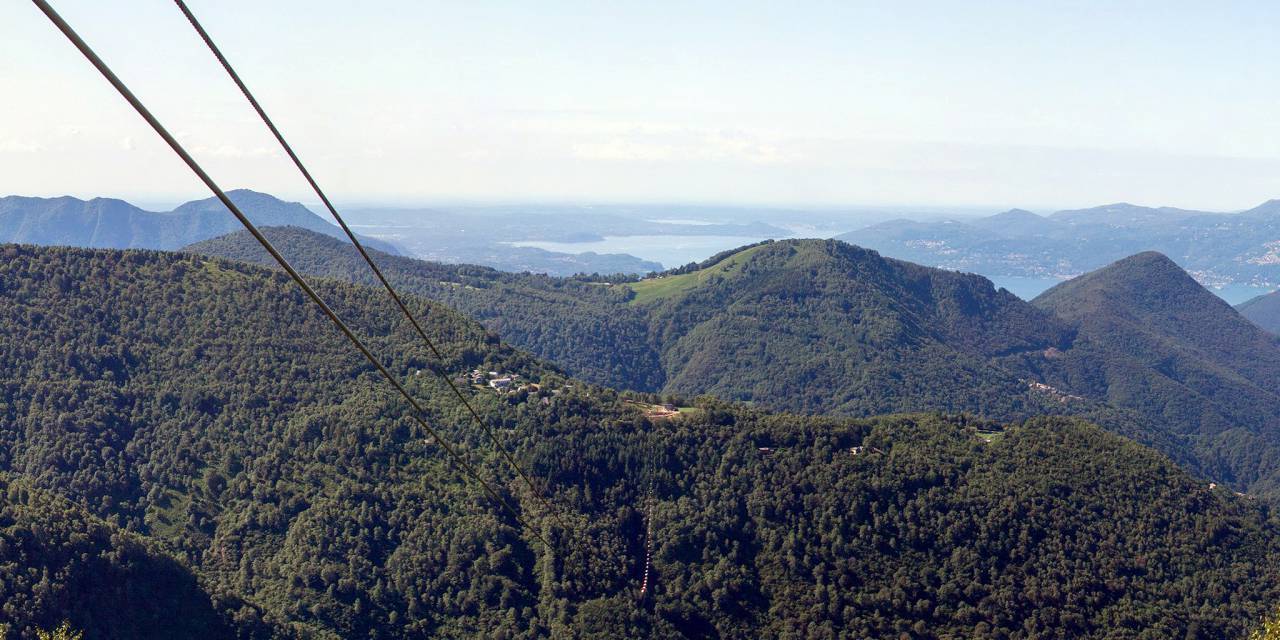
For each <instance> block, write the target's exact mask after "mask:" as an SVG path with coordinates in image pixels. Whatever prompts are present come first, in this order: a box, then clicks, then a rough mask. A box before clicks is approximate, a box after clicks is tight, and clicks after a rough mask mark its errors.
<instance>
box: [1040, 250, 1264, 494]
mask: <svg viewBox="0 0 1280 640" xmlns="http://www.w3.org/2000/svg"><path fill="white" fill-rule="evenodd" d="M1034 303H1035V305H1036V306H1038V307H1040V308H1042V309H1045V310H1046V311H1050V312H1052V313H1054V314H1055V315H1057V316H1058V317H1060V318H1063V319H1064V320H1067V321H1069V322H1072V323H1073V326H1074V327H1075V328H1076V329H1077V331H1078V332H1079V333H1078V337H1077V339H1076V340H1075V341H1074V343H1073V345H1072V348H1071V349H1069V350H1066V351H1065V352H1064V353H1063V354H1062V356H1061V357H1060V358H1058V359H1057V360H1055V364H1056V365H1057V366H1056V367H1055V368H1053V369H1046V370H1044V371H1043V373H1044V375H1045V376H1046V378H1047V379H1048V381H1049V382H1050V383H1052V384H1055V385H1058V386H1061V387H1063V388H1065V389H1071V390H1073V392H1075V393H1080V394H1084V395H1089V396H1091V397H1099V398H1105V399H1106V400H1107V401H1108V402H1110V403H1112V404H1115V405H1117V406H1121V407H1128V408H1132V409H1134V410H1137V411H1140V412H1142V413H1143V414H1145V415H1150V416H1153V417H1157V418H1158V419H1160V420H1161V421H1162V423H1163V424H1165V425H1167V426H1168V428H1170V429H1171V430H1176V431H1178V432H1180V433H1182V434H1185V435H1187V436H1188V437H1189V438H1190V440H1191V443H1192V445H1193V446H1194V448H1195V449H1196V450H1197V457H1198V458H1199V459H1201V460H1202V463H1203V467H1204V468H1205V470H1206V472H1208V473H1210V474H1211V475H1212V476H1213V477H1217V478H1223V479H1225V480H1227V481H1230V482H1233V483H1235V484H1236V485H1237V486H1239V487H1247V488H1248V489H1249V490H1250V491H1257V492H1261V493H1273V492H1275V491H1276V490H1277V489H1278V488H1280V338H1277V337H1276V336H1275V335H1272V334H1269V333H1267V332H1265V331H1263V330H1261V329H1259V328H1258V327H1256V326H1254V325H1253V324H1252V323H1250V322H1249V321H1248V320H1247V319H1245V318H1244V317H1242V316H1241V315H1240V314H1238V313H1237V312H1236V311H1235V310H1234V309H1232V308H1231V306H1230V305H1228V304H1227V303H1226V302H1223V301H1222V300H1221V299H1220V298H1218V297H1217V296H1215V295H1213V294H1212V293H1210V292H1209V291H1206V290H1205V289H1204V288H1203V287H1201V286H1200V285H1199V284H1197V283H1196V281H1195V280H1194V279H1192V278H1191V277H1190V276H1189V275H1187V273H1186V272H1184V271H1183V270H1182V269H1181V268H1179V267H1178V266H1177V265H1176V264H1174V263H1173V261H1171V260H1169V259H1168V258H1166V257H1165V256H1163V255H1161V254H1158V253H1154V252H1147V253H1141V254H1138V255H1135V256H1131V257H1129V258H1126V259H1124V260H1121V261H1119V262H1116V263H1114V264H1112V265H1110V266H1107V267H1105V268H1103V269H1099V270H1098V271H1095V272H1092V273H1089V274H1086V275H1084V276H1081V277H1079V278H1076V279H1074V280H1070V281H1068V282H1065V283H1063V284H1061V285H1059V286H1057V287H1054V288H1053V289H1050V290H1049V291H1047V292H1045V293H1044V294H1043V295H1041V296H1040V297H1038V298H1036V300H1035V301H1034Z"/></svg>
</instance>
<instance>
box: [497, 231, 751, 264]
mask: <svg viewBox="0 0 1280 640" xmlns="http://www.w3.org/2000/svg"><path fill="white" fill-rule="evenodd" d="M763 239H764V238H756V237H752V236H698V235H695V236H666V235H663V236H606V237H605V239H604V240H596V241H594V242H542V241H537V240H528V241H519V242H511V243H508V244H510V245H511V246H514V247H534V248H537V249H545V250H547V251H556V252H560V253H585V252H587V251H594V252H596V253H629V254H631V255H633V256H635V257H637V258H642V259H644V260H653V261H655V262H661V263H662V266H663V267H665V268H667V269H671V268H674V267H679V266H683V265H686V264H689V263H690V262H699V261H702V260H706V259H707V258H710V257H711V256H713V255H715V254H717V253H720V252H721V251H725V250H727V249H735V248H737V247H741V246H742V245H744V244H751V243H753V242H759V241H761V240H763Z"/></svg>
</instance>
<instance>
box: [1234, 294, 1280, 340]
mask: <svg viewBox="0 0 1280 640" xmlns="http://www.w3.org/2000/svg"><path fill="white" fill-rule="evenodd" d="M1236 311H1239V312H1240V315H1242V316H1244V317H1246V318H1248V319H1249V320H1250V321H1251V322H1253V323H1254V324H1256V325H1258V326H1259V327H1262V328H1263V329H1266V330H1267V331H1270V332H1271V333H1274V334H1276V335H1280V294H1277V292H1275V291H1272V292H1271V293H1267V294H1264V295H1260V296H1258V297H1256V298H1251V299H1249V300H1246V301H1245V302H1242V303H1240V304H1238V305H1236Z"/></svg>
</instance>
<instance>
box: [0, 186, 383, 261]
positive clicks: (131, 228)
mask: <svg viewBox="0 0 1280 640" xmlns="http://www.w3.org/2000/svg"><path fill="white" fill-rule="evenodd" d="M227 195H228V196H229V197H230V198H231V200H232V202H234V203H236V205H237V206H238V207H240V208H241V210H242V211H244V213H245V215H247V216H249V219H250V220H252V221H253V222H254V224H257V225H263V226H270V225H287V226H294V227H300V228H303V229H310V230H311V231H316V232H319V233H323V234H325V235H329V236H333V237H335V238H337V237H344V236H343V234H342V230H341V229H339V228H338V227H337V226H335V225H333V224H330V223H328V222H326V221H325V220H324V219H322V218H320V216H317V215H316V214H314V213H312V212H311V210H310V209H307V208H306V207H304V206H303V205H301V204H299V203H297V202H285V201H283V200H279V199H277V198H275V197H273V196H270V195H267V194H265V193H258V192H256V191H250V190H248V189H236V190H234V191H229V192H227ZM241 228H242V227H241V226H240V223H239V221H237V220H236V219H235V218H234V217H233V216H232V215H231V213H230V212H228V211H227V210H226V207H224V206H223V205H222V202H221V201H219V200H218V199H216V198H206V199H204V200H193V201H191V202H187V203H186V204H183V205H180V206H178V207H177V208H175V209H173V210H172V211H166V212H155V211H144V210H142V209H140V208H138V207H135V206H133V205H131V204H129V203H128V202H125V201H123V200H116V199H112V198H94V199H92V200H80V199H78V198H72V197H69V196H65V197H61V198H27V197H22V196H6V197H0V242H21V243H30V244H39V245H59V246H74V247H100V248H107V249H178V248H181V247H183V246H186V245H188V244H191V243H193V242H199V241H201V240H205V239H207V238H212V237H216V236H220V235H224V234H227V233H231V232H232V231H235V230H238V229H241ZM364 241H365V242H367V243H368V244H369V246H372V247H376V248H378V249H380V250H382V251H385V252H389V253H393V254H398V253H399V250H398V249H396V248H395V246H394V245H392V244H390V243H387V242H383V241H381V240H377V239H373V238H364Z"/></svg>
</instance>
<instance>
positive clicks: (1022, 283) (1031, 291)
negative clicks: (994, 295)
mask: <svg viewBox="0 0 1280 640" xmlns="http://www.w3.org/2000/svg"><path fill="white" fill-rule="evenodd" d="M987 279H988V280H990V281H991V282H992V284H994V285H996V288H997V289H999V288H1001V287H1004V288H1005V289H1008V290H1009V293H1012V294H1013V295H1015V296H1018V297H1019V298H1022V299H1023V300H1030V299H1032V298H1034V297H1036V296H1038V295H1040V294H1042V293H1044V292H1045V291H1047V290H1048V289H1049V288H1050V287H1052V286H1053V285H1056V284H1058V283H1060V282H1062V280H1059V279H1057V278H1028V277H1023V276H987Z"/></svg>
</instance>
